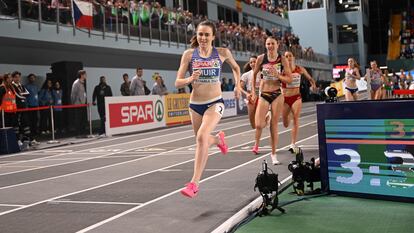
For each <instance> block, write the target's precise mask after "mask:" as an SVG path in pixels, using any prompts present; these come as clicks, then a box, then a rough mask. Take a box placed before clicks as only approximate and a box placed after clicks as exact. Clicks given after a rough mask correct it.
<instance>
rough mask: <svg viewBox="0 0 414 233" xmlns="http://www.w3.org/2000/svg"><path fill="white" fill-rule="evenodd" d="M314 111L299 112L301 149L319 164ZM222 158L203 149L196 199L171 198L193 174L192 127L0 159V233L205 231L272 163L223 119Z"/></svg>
mask: <svg viewBox="0 0 414 233" xmlns="http://www.w3.org/2000/svg"><path fill="white" fill-rule="evenodd" d="M315 111H316V107H315V104H313V103H311V104H307V103H305V104H304V108H303V109H302V116H301V128H300V135H299V140H300V141H299V143H298V145H301V146H302V147H303V149H304V153H305V156H306V157H307V160H309V158H310V157H311V156H315V157H318V146H317V124H316V114H315ZM217 129H220V130H223V131H224V132H225V133H226V139H227V143H228V144H229V147H230V152H229V153H228V154H227V155H221V154H220V153H219V151H218V149H217V148H213V147H212V148H210V155H211V157H210V158H209V160H208V164H207V167H206V170H205V172H204V175H203V180H202V182H201V185H200V192H199V195H198V196H197V197H196V198H194V199H189V198H186V197H183V196H182V195H181V194H180V193H179V190H180V189H182V188H183V186H184V184H185V183H186V182H188V181H189V179H190V178H191V176H192V172H193V160H194V148H195V145H194V143H195V139H194V135H193V131H192V129H191V126H189V125H186V126H180V127H174V128H167V129H160V130H155V131H150V132H144V133H138V134H134V135H126V136H125V135H124V136H116V137H112V138H104V139H100V140H95V141H92V142H86V143H83V144H78V145H69V146H63V147H59V148H54V149H45V150H38V151H31V152H26V153H19V154H15V155H6V156H0V232H1V233H10V232H16V233H24V232H30V233H56V232H59V233H66V232H99V233H122V232H139V233H146V232H148V233H156V232H162V233H165V232H192V233H197V232H211V231H213V230H214V229H215V228H217V227H218V226H220V225H221V224H222V223H223V222H225V221H226V220H227V219H228V218H230V217H231V216H233V215H234V214H235V213H237V212H238V211H239V210H240V209H242V208H243V207H244V206H246V205H247V204H248V203H250V202H251V201H253V200H254V199H256V198H257V197H258V196H259V194H258V192H254V191H253V186H254V180H255V177H256V175H257V173H258V172H259V171H260V168H261V162H262V161H263V158H266V159H267V160H268V161H270V157H269V154H268V153H269V152H270V147H269V130H268V129H265V130H264V133H263V137H262V145H261V146H262V147H261V148H260V151H261V154H260V155H253V154H252V153H251V152H250V148H251V146H252V145H253V137H254V131H253V130H252V129H251V128H250V125H249V123H248V119H247V116H238V117H233V118H227V119H222V120H221V122H220V124H219V126H218V127H217ZM279 135H280V136H279V148H281V149H280V151H279V152H278V155H279V160H280V161H281V162H282V165H279V166H273V165H271V168H272V169H273V171H275V172H277V173H279V179H280V180H283V179H285V178H286V177H288V176H289V175H290V172H289V171H288V169H287V165H288V164H289V162H290V161H292V160H293V156H292V155H291V154H290V153H289V152H288V151H287V150H286V147H287V145H289V143H290V128H287V129H286V128H284V127H283V126H282V125H281V123H279Z"/></svg>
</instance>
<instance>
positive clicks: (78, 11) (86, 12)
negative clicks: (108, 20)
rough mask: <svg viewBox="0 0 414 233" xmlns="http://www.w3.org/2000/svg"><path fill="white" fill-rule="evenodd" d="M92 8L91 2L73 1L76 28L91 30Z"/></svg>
mask: <svg viewBox="0 0 414 233" xmlns="http://www.w3.org/2000/svg"><path fill="white" fill-rule="evenodd" d="M92 15H93V6H92V3H91V2H85V1H80V0H73V18H74V20H75V25H76V27H80V28H88V29H92V27H93V20H92Z"/></svg>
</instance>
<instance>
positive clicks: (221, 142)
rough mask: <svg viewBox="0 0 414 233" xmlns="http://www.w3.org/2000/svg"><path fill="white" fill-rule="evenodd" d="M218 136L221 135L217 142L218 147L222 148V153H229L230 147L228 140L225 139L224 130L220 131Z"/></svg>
mask: <svg viewBox="0 0 414 233" xmlns="http://www.w3.org/2000/svg"><path fill="white" fill-rule="evenodd" d="M217 136H218V137H219V143H218V144H217V147H218V148H219V149H220V151H221V153H222V154H223V155H225V154H227V152H229V147H228V146H227V144H226V141H225V140H224V136H225V135H224V132H223V131H220V132H219V133H218V134H217Z"/></svg>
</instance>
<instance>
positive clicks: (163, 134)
mask: <svg viewBox="0 0 414 233" xmlns="http://www.w3.org/2000/svg"><path fill="white" fill-rule="evenodd" d="M315 111H316V110H313V111H307V112H303V111H302V114H305V113H310V112H315ZM313 114H315V113H313ZM313 114H311V115H313ZM246 116H247V115H243V116H240V117H238V116H237V117H235V118H236V119H237V118H241V119H240V120H233V121H229V122H225V123H221V124H220V125H221V126H223V125H227V124H233V123H237V122H240V121H246ZM307 116H309V115H307ZM307 116H303V117H301V118H304V117H307ZM244 125H249V124H243V125H239V126H244ZM185 127H191V125H190V126H189V125H183V126H179V127H177V128H185ZM174 129H175V128H168V129H161V130H159V134H161V135H162V136H165V135H166V134H165V133H164V131H170V130H174ZM187 131H188V132H192V131H193V130H192V129H190V130H184V131H178V132H175V133H174V132H173V133H170V134H168V135H175V134H179V133H185V132H187ZM153 132H154V131H150V132H144V133H140V132H137V134H138V135H137V134H133V135H127V136H117V137H116V138H113V139H108V140H106V141H101V140H100V141H93V142H89V143H82V144H75V145H67V146H64V149H66V148H71V147H77V146H87V145H92V144H96V143H102V142H109V141H113V140H118V139H125V138H130V137H136V136H140V135H145V134H149V133H153ZM156 137H159V136H153V137H149V138H142V139H137V140H133V141H129V142H127V143H130V142H137V141H140V140H145V139H152V138H156ZM123 144H125V143H118V144H114V145H110V146H118V145H123ZM110 146H102V147H96V148H106V147H110ZM87 150H89V149H84V150H79V151H73V150H68V151H71V152H65V153H62V154H58V155H53V156H46V157H43V158H48V157H55V156H62V155H66V154H73V153H79V152H82V151H83V152H85V151H87ZM48 151H55V149H45V150H44V152H46V153H47V152H48ZM32 152H33V151H29V152H23V153H18V154H12V155H3V156H1V158H8V157H14V156H21V155H26V154H30V153H32ZM36 152H40V151H36ZM36 152H35V153H36ZM32 160H36V159H31V160H30V159H29V160H23V161H22V162H25V161H32ZM0 175H1V174H0Z"/></svg>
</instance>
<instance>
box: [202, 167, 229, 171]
mask: <svg viewBox="0 0 414 233" xmlns="http://www.w3.org/2000/svg"><path fill="white" fill-rule="evenodd" d="M226 170H228V169H225V168H221V169H220V168H207V169H205V170H204V171H208V172H222V171H226Z"/></svg>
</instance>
